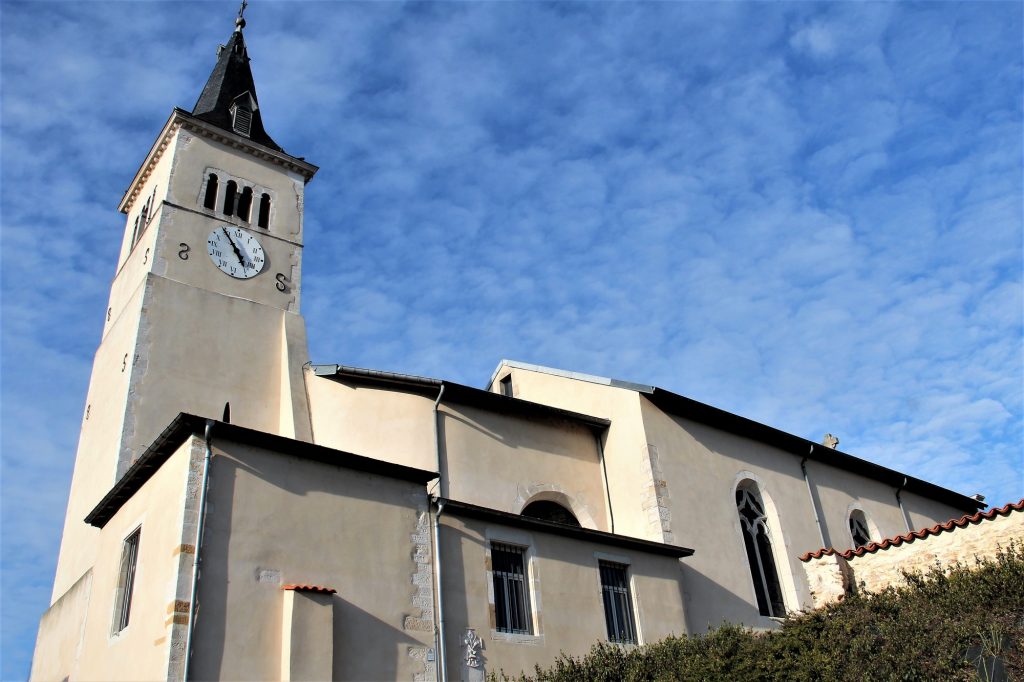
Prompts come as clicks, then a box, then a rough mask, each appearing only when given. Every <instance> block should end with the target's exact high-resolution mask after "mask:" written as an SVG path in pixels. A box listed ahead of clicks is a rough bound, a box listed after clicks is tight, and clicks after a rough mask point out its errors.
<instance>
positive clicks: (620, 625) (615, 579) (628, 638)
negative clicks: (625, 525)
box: [598, 561, 636, 644]
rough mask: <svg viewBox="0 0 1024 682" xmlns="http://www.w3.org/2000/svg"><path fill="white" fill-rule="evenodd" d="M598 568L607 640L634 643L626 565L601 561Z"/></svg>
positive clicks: (631, 607) (633, 625) (631, 603)
mask: <svg viewBox="0 0 1024 682" xmlns="http://www.w3.org/2000/svg"><path fill="white" fill-rule="evenodd" d="M598 568H599V569H600V571H601V597H602V598H603V599H604V622H605V625H606V626H607V627H608V641H611V642H617V643H618V644H636V621H635V620H634V618H633V600H632V599H631V598H630V596H629V579H628V577H627V575H626V569H627V567H626V566H624V565H623V564H614V563H612V562H610V561H601V562H599V563H598Z"/></svg>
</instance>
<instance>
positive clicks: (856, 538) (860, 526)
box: [850, 509, 871, 549]
mask: <svg viewBox="0 0 1024 682" xmlns="http://www.w3.org/2000/svg"><path fill="white" fill-rule="evenodd" d="M850 537H852V538H853V548H854V549H856V548H858V547H863V546H864V545H867V544H870V543H871V532H870V531H869V530H868V519H867V517H866V516H864V512H862V511H861V510H860V509H854V510H853V511H852V512H850Z"/></svg>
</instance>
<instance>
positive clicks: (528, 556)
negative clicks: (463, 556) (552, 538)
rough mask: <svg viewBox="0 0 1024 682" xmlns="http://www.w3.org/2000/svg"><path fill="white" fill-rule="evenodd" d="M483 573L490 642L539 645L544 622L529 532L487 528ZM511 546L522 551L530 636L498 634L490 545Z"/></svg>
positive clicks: (542, 640) (533, 551)
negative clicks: (485, 584) (530, 623)
mask: <svg viewBox="0 0 1024 682" xmlns="http://www.w3.org/2000/svg"><path fill="white" fill-rule="evenodd" d="M484 540H485V542H484V570H485V577H486V583H487V622H488V626H489V629H490V634H491V640H493V641H500V642H505V643H508V644H527V645H533V646H543V644H544V619H543V602H542V599H541V590H540V571H539V570H538V562H537V554H536V550H535V547H536V543H535V542H534V538H533V535H532V534H531V533H528V532H525V531H520V530H516V529H512V528H491V527H488V528H486V529H485V532H484ZM495 542H497V543H499V544H507V545H515V546H518V547H522V548H523V569H524V571H525V572H526V587H527V590H529V601H530V618H531V619H532V622H533V634H520V633H511V632H499V631H498V622H497V610H496V607H495V594H494V571H493V570H492V566H493V564H492V563H491V545H492V543H495Z"/></svg>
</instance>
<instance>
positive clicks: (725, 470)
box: [642, 399, 820, 632]
mask: <svg viewBox="0 0 1024 682" xmlns="http://www.w3.org/2000/svg"><path fill="white" fill-rule="evenodd" d="M642 404H643V415H644V426H645V428H646V434H647V439H648V440H649V441H650V443H651V444H652V445H655V446H656V447H657V449H658V452H659V456H660V461H661V468H662V470H663V472H664V477H665V481H666V484H667V490H668V492H669V494H670V496H671V498H670V499H671V510H672V520H673V530H674V533H675V536H676V540H677V542H678V543H679V544H681V545H684V546H686V547H692V548H693V549H694V550H695V552H694V556H693V557H691V558H690V559H689V560H687V561H686V562H684V574H685V577H686V593H687V611H688V615H689V619H690V624H691V627H692V628H693V629H694V630H695V631H697V632H701V631H704V630H706V629H707V628H708V627H713V626H717V625H720V624H721V623H722V621H723V620H725V621H729V622H732V623H743V624H745V625H749V626H752V627H775V623H774V621H772V620H771V619H769V618H766V617H763V616H761V615H760V614H759V613H758V611H757V601H756V597H755V594H754V586H753V579H752V578H751V574H750V568H749V566H748V564H747V555H746V550H745V549H744V545H743V536H742V531H741V529H740V523H739V515H738V514H737V512H736V496H735V493H736V487H737V485H738V484H739V483H740V482H741V481H743V480H753V481H754V482H755V483H756V484H757V486H758V489H759V492H760V495H761V499H762V501H763V502H764V505H765V511H766V513H767V515H768V527H769V530H770V533H771V540H772V551H773V553H774V558H775V565H776V568H777V570H778V573H779V580H780V583H781V587H782V591H783V595H784V599H785V605H786V608H787V609H788V610H797V609H800V608H802V607H803V606H804V605H806V604H807V603H809V601H810V596H809V594H808V593H807V590H806V586H805V584H804V581H803V576H802V575H801V574H799V573H798V571H799V570H800V569H799V567H798V566H797V565H796V559H795V557H796V555H797V554H798V552H797V550H798V549H800V548H802V551H806V549H807V548H813V547H816V546H817V545H818V544H819V543H820V540H819V537H818V530H817V527H816V525H815V523H814V515H813V512H812V510H811V503H810V500H809V499H808V496H807V488H806V486H805V485H804V481H803V476H802V474H801V471H800V460H799V459H797V458H794V457H793V456H792V455H791V454H789V453H786V452H783V451H781V450H778V449H776V448H772V447H770V446H767V445H764V444H762V443H759V442H756V441H752V440H750V439H747V438H742V437H740V436H736V435H733V434H731V433H727V432H724V431H720V430H718V429H714V428H710V427H708V426H706V425H704V424H700V423H697V422H693V421H690V420H686V419H682V418H680V417H675V416H673V415H669V414H666V413H664V412H662V411H661V410H659V409H658V408H656V407H654V406H653V405H651V404H650V402H648V401H647V400H646V399H642ZM791 557H792V558H791Z"/></svg>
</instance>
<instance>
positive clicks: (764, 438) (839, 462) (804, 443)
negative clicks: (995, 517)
mask: <svg viewBox="0 0 1024 682" xmlns="http://www.w3.org/2000/svg"><path fill="white" fill-rule="evenodd" d="M645 397H646V398H647V399H648V400H649V401H651V403H653V404H654V405H655V406H656V407H658V408H659V409H661V410H662V411H664V412H666V413H668V414H672V415H675V416H677V417H682V418H683V419H689V420H691V421H695V422H698V423H701V424H706V425H707V426H711V427H713V428H716V429H720V430H722V431H726V432H728V433H732V434H734V435H737V436H742V437H744V438H749V439H751V440H756V441H758V442H761V443H764V444H765V445H770V446H772V447H775V448H778V449H779V450H783V451H785V452H788V453H790V454H792V455H794V456H796V457H806V458H807V459H808V460H809V461H814V462H820V463H822V464H825V465H828V466H832V467H836V468H837V469H843V470H845V471H849V472H852V473H855V474H859V475H861V476H864V477H866V478H871V479H874V480H876V481H880V482H882V483H885V484H886V485H889V486H892V487H893V488H895V489H898V490H904V491H906V492H908V493H913V494H915V495H921V496H922V497H927V498H929V499H932V500H937V501H939V502H943V503H945V504H948V505H950V506H952V507H956V508H957V509H961V510H964V511H971V512H973V511H976V510H978V509H982V508H984V507H985V503H984V502H979V501H978V500H976V499H974V498H973V497H969V496H967V495H963V494H961V493H958V492H956V491H953V490H949V489H948V488H943V487H941V486H938V485H935V484H934V483H929V482H928V481H925V480H922V479H920V478H914V477H913V476H908V475H907V474H904V473H901V472H899V471H896V470H895V469H889V468H888V467H884V466H882V465H881V464H875V463H873V462H869V461H867V460H865V459H861V458H860V457H855V456H854V455H850V454H847V453H845V452H842V451H841V450H837V449H833V448H830V447H828V446H825V445H822V444H821V443H815V442H814V441H811V440H808V439H806V438H801V437H800V436H795V435H793V434H791V433H786V432H785V431H781V430H779V429H776V428H774V427H772V426H768V425H767V424H762V423H760V422H756V421H754V420H752V419H747V418H746V417H741V416H739V415H738V414H733V413H731V412H726V411H725V410H722V409H719V408H717V407H712V406H711V405H707V404H705V403H702V402H698V401H696V400H693V399H692V398H687V397H685V396H681V395H679V394H677V393H673V392H671V391H666V390H665V389H662V388H657V387H654V390H652V391H651V392H650V393H648V394H646V395H645Z"/></svg>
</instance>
